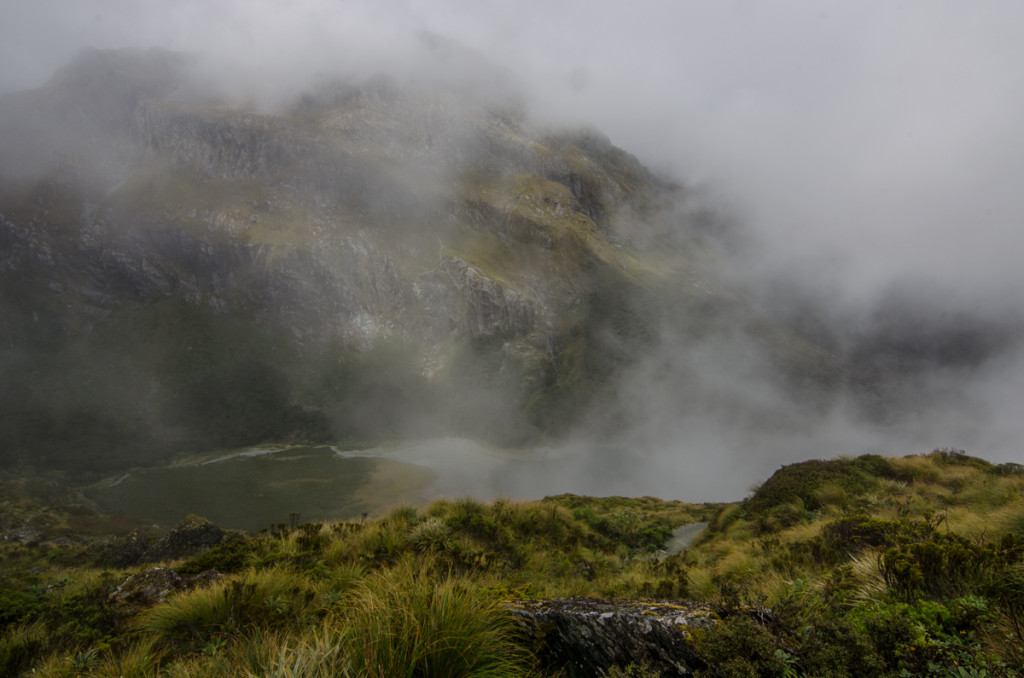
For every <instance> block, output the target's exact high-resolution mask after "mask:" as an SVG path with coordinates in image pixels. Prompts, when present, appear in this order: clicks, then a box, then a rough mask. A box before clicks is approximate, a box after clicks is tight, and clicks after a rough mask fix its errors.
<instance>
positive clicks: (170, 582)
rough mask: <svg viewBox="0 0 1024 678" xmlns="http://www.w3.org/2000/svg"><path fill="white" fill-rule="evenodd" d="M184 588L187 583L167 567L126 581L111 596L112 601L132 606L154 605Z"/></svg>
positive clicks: (142, 573)
mask: <svg viewBox="0 0 1024 678" xmlns="http://www.w3.org/2000/svg"><path fill="white" fill-rule="evenodd" d="M184 588H185V582H184V581H182V579H181V577H179V576H178V573H177V572H175V571H174V570H170V569H168V568H166V567H154V568H153V569H152V570H146V571H145V572H140V573H139V574H133V575H132V576H130V577H128V578H127V579H125V580H124V583H122V584H121V585H120V586H118V587H117V589H115V590H114V592H113V593H111V594H110V599H111V600H113V601H116V602H119V603H128V604H131V605H140V606H142V605H152V604H153V603H157V602H160V601H161V600H163V599H164V598H166V597H167V596H169V595H171V594H172V593H174V592H175V591H180V590H182V589H184Z"/></svg>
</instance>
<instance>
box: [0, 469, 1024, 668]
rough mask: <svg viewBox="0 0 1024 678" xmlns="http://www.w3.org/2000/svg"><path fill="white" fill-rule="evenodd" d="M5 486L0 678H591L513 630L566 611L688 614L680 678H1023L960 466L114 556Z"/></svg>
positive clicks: (274, 532) (169, 538) (1022, 509)
mask: <svg viewBox="0 0 1024 678" xmlns="http://www.w3.org/2000/svg"><path fill="white" fill-rule="evenodd" d="M0 483H2V486H3V487H2V489H3V493H4V495H5V496H8V497H10V498H11V499H10V500H9V501H7V502H6V503H5V505H4V508H3V514H2V516H0V529H2V530H3V531H4V533H3V535H2V536H3V541H2V542H0V557H2V562H3V568H2V570H0V632H2V635H0V675H5V676H6V675H11V676H17V675H34V676H40V675H42V676H78V675H84V676H111V675H124V676H129V675H130V676H150V675H152V676H182V677H184V676H399V675H407V676H522V675H537V676H555V675H562V676H566V675H567V676H574V675H593V673H592V672H591V673H580V672H579V669H578V668H575V667H574V666H565V665H561V666H559V665H557V664H556V663H553V662H552V661H551V657H553V656H557V655H558V653H557V652H553V651H552V648H550V647H545V638H544V636H543V634H542V635H541V636H540V637H538V636H536V635H535V636H532V637H528V636H526V635H524V633H523V631H522V629H521V628H520V626H518V625H517V624H516V622H515V618H514V617H513V616H512V614H511V613H510V611H509V610H510V608H514V607H515V606H516V605H517V604H518V605H520V606H522V605H529V604H528V603H523V602H519V603H516V602H514V601H517V600H518V601H522V600H523V599H541V598H544V599H551V598H569V597H590V598H602V599H610V602H608V603H607V604H606V605H610V606H611V607H610V608H609V607H606V606H603V607H602V608H601V609H605V610H607V609H611V610H613V612H611V613H606V614H611V615H614V614H615V613H614V610H615V609H617V607H616V606H623V607H625V606H626V604H627V601H626V600H624V599H638V598H642V599H657V600H659V601H662V608H661V609H664V608H665V605H666V604H667V605H679V607H680V609H683V607H684V606H683V605H682V604H681V603H679V602H678V601H681V600H688V601H695V602H702V603H705V604H706V607H707V608H708V609H710V610H711V618H712V619H713V620H714V623H713V624H710V625H707V626H703V627H691V628H687V629H686V630H685V631H684V630H678V633H679V636H680V640H679V643H680V645H681V646H683V645H685V647H686V651H687V653H688V656H690V657H694V658H696V659H695V660H694V661H691V662H690V663H689V666H690V667H691V668H693V669H695V671H696V673H697V674H698V675H722V676H745V675H778V676H793V675H797V676H799V675H807V676H846V675H863V676H878V675H891V676H908V675H935V676H983V675H987V676H1017V675H1021V674H1022V673H1024V668H1022V667H1024V650H1022V649H1021V648H1022V647H1024V467H1021V466H1020V465H1017V464H1002V465H998V466H997V465H993V464H990V463H988V462H986V461H984V460H981V459H978V458H975V457H970V456H967V455H965V454H963V453H962V452H956V451H949V450H939V451H936V452H933V453H932V454H929V455H923V456H920V455H919V456H909V457H903V458H883V457H879V456H872V455H868V456H862V457H858V458H855V459H854V458H849V459H838V460H833V461H808V462H802V463H798V464H793V465H790V466H786V467H783V468H781V469H780V470H779V471H777V472H776V473H775V474H774V475H773V476H772V477H771V478H769V479H768V480H767V481H766V482H765V483H764V484H763V485H762V486H761V487H759V488H758V489H757V490H756V491H755V492H754V493H753V494H752V496H750V497H749V498H747V499H746V500H744V501H743V502H738V503H733V504H719V505H712V504H704V505H693V504H685V503H681V502H668V501H662V500H659V499H654V498H650V497H645V498H621V497H614V498H593V497H579V496H573V495H561V496H556V497H548V498H545V499H543V500H540V501H532V502H512V501H506V500H498V501H495V502H493V503H491V504H484V503H481V502H478V501H476V500H473V499H468V498H467V499H459V500H445V501H438V502H435V503H433V504H430V505H429V506H426V507H423V508H413V507H408V506H403V507H398V508H395V509H393V510H392V511H391V512H390V513H388V514H387V515H384V516H382V517H379V518H375V519H366V520H362V521H358V522H339V523H333V524H297V523H298V520H293V523H296V524H291V525H285V524H281V525H276V526H273V527H271V528H269V529H268V530H265V531H263V532H262V533H260V534H259V535H246V534H241V533H239V534H232V533H224V532H221V531H220V530H219V529H218V528H216V527H215V526H213V525H211V524H210V523H208V522H206V521H205V520H203V519H201V518H197V517H190V518H189V519H187V520H186V521H184V522H183V523H182V524H181V525H179V526H178V528H176V529H175V530H173V531H171V532H169V533H163V534H160V533H156V532H151V531H147V530H145V529H141V528H140V529H136V530H134V531H132V532H131V533H130V534H128V535H127V536H121V537H119V538H116V539H112V538H109V537H104V536H102V535H103V534H104V533H106V532H111V531H120V532H121V533H122V535H123V534H124V532H125V531H126V530H127V529H128V528H129V527H130V525H128V524H127V523H120V524H119V523H116V522H115V521H114V520H113V519H109V518H105V517H103V516H100V515H97V514H95V513H94V512H93V511H92V510H91V509H90V508H89V507H88V506H87V505H84V504H82V503H81V497H80V495H77V494H76V493H75V492H74V491H72V490H67V488H62V487H61V486H59V485H57V484H56V483H54V482H51V481H45V480H40V479H25V478H15V477H6V478H2V479H0ZM700 521H706V522H708V523H709V527H708V528H707V529H706V530H705V532H704V533H703V535H702V536H701V537H700V538H699V539H698V541H697V542H696V543H695V544H694V545H693V546H691V547H690V548H688V549H686V550H685V551H683V552H682V553H679V554H676V555H666V554H665V553H663V552H661V553H659V548H661V547H662V546H663V545H664V544H665V543H666V541H667V540H668V538H669V536H670V534H671V532H672V530H673V529H675V528H677V527H679V526H681V525H684V524H688V523H694V522H700ZM211 544H212V546H211ZM156 563H159V564H161V565H163V567H162V568H160V569H157V568H155V564H156ZM670 601H676V602H670ZM554 637H555V634H551V635H550V637H549V641H551V639H552V638H554ZM551 642H553V641H551ZM602 671H603V675H607V676H652V675H678V674H676V673H666V672H665V670H664V669H658V670H655V669H654V668H652V667H651V666H645V665H643V662H637V663H634V664H633V665H625V666H624V665H618V666H605V667H603V669H602Z"/></svg>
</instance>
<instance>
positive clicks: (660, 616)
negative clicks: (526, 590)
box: [509, 598, 715, 676]
mask: <svg viewBox="0 0 1024 678" xmlns="http://www.w3.org/2000/svg"><path fill="white" fill-rule="evenodd" d="M509 610H510V611H511V613H512V615H513V616H514V617H515V618H516V620H517V622H518V623H519V625H520V627H521V628H522V629H523V630H524V631H525V632H526V633H527V634H528V635H529V636H531V637H532V638H533V639H534V641H535V642H536V644H537V645H538V646H539V647H540V648H541V650H540V656H541V660H542V661H543V662H544V664H545V665H548V666H552V667H559V668H564V669H566V670H568V671H569V673H570V675H581V676H597V675H602V673H603V672H604V671H607V670H608V669H610V668H612V667H616V666H617V667H624V666H628V665H630V664H638V665H641V666H645V667H647V668H649V669H650V670H653V671H656V672H657V673H658V675H661V676H686V675H690V674H692V673H693V672H694V671H695V670H697V669H701V668H705V665H704V663H703V662H702V661H701V660H700V659H699V658H698V657H697V656H696V654H695V653H694V652H693V650H692V648H691V647H690V644H689V642H688V640H687V638H688V635H687V632H688V630H689V629H694V628H702V627H706V626H709V625H712V624H714V623H715V622H714V619H713V618H712V616H711V611H710V609H709V608H708V607H707V606H704V605H699V604H696V603H678V602H675V603H673V602H667V601H635V600H634V601H608V600H595V599H591V598H568V599H561V600H519V601H515V602H513V603H511V604H510V605H509Z"/></svg>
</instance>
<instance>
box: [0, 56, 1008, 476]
mask: <svg viewBox="0 0 1024 678" xmlns="http://www.w3.org/2000/svg"><path fill="white" fill-rule="evenodd" d="M473 63H475V62H473V61H472V58H471V55H467V54H465V53H464V52H461V51H459V50H458V49H456V48H454V47H453V46H452V45H450V44H448V43H445V42H444V41H441V40H439V39H436V38H429V37H428V38H426V39H425V40H424V63H423V64H422V65H421V66H422V67H421V69H420V70H418V71H415V72H412V73H408V74H405V75H376V76H371V77H365V78H355V77H351V78H347V79H345V78H340V79H330V78H327V77H324V78H323V79H322V80H321V81H319V82H318V83H317V84H316V85H314V86H311V87H310V88H307V89H306V90H305V91H303V92H302V93H301V94H297V95H287V96H286V95H282V96H279V97H277V98H276V99H275V100H274V101H273V102H272V103H267V102H263V103H261V104H260V105H259V106H257V105H256V104H253V103H239V99H238V97H237V96H234V97H233V96H232V95H228V94H225V92H229V91H230V90H231V88H229V87H225V86H224V83H223V82H222V81H218V80H217V78H215V77H214V76H213V75H211V73H210V71H209V69H208V67H207V65H206V64H205V63H204V62H203V61H202V60H201V59H199V58H198V57H193V56H189V55H183V54H178V53H172V52H166V51H162V50H156V49H153V50H116V51H98V50H86V51H84V52H82V53H81V54H80V55H79V57H78V58H77V59H76V60H74V61H73V62H72V63H70V64H69V65H67V66H66V67H64V68H63V69H61V70H60V71H59V72H58V73H57V74H55V75H54V77H53V78H52V79H51V80H50V82H48V83H47V84H46V85H44V86H43V87H40V88H39V89H35V90H31V91H24V92H16V93H11V94H7V95H4V96H3V97H0V159H2V160H0V346H2V347H0V370H2V374H3V385H2V386H0V455H2V456H3V461H4V462H5V463H28V464H44V465H50V466H58V467H65V468H92V469H110V468H118V467H122V466H124V465H125V464H138V463H150V462H154V461H157V460H159V459H163V458H166V457H168V456H170V455H172V454H174V453H176V452H180V451H185V450H191V449H210V448H214V447H223V446H232V445H243V444H250V443H254V442H260V441H265V440H282V439H295V440H333V441H341V442H343V443H344V442H349V443H352V444H355V443H359V442H366V441H376V440H381V439H387V438H401V437H409V436H422V435H442V434H444V435H448V434H457V435H464V436H468V437H475V438H481V439H488V440H491V441H495V442H499V443H502V444H507V445H522V444H527V443H532V442H536V441H538V440H541V439H547V438H552V437H558V436H560V435H564V434H566V433H568V432H571V431H574V430H578V429H579V428H580V427H584V428H586V429H588V430H589V431H590V432H591V434H592V435H594V436H595V437H596V438H599V439H600V438H601V437H602V435H604V434H606V433H610V432H614V431H617V430H621V429H622V428H623V427H624V426H625V425H626V424H627V422H625V421H624V420H625V419H628V418H630V417H634V416H635V415H636V413H635V412H633V411H631V409H630V408H631V406H630V405H629V404H628V403H627V404H625V405H624V404H623V403H622V402H621V398H622V396H621V393H619V390H620V388H621V385H622V379H623V375H624V374H626V373H628V372H629V370H631V369H633V368H635V367H636V366H637V365H639V364H641V363H643V364H644V365H645V366H646V367H645V369H646V370H647V371H648V372H650V371H654V372H655V373H657V372H658V371H659V370H660V369H661V368H659V364H660V363H659V361H661V360H666V361H668V362H672V358H671V356H673V355H682V354H687V355H688V351H690V349H692V348H694V347H698V346H708V345H712V346H719V347H721V346H729V347H731V348H730V349H729V350H730V351H732V353H725V354H723V353H721V351H722V349H716V350H718V351H719V352H718V353H716V355H715V357H714V359H713V360H705V361H704V364H701V362H700V360H698V359H694V360H693V361H692V363H693V364H687V365H684V366H683V367H679V365H675V364H673V365H672V367H671V368H670V369H668V370H667V371H670V372H672V374H673V380H674V381H672V382H671V383H670V384H668V385H667V386H666V387H665V388H666V390H668V391H671V393H672V394H673V395H672V397H673V398H676V397H678V398H680V402H681V403H682V405H681V407H684V408H689V409H691V410H693V411H697V410H699V409H701V408H706V407H710V406H713V407H715V408H718V410H719V411H723V412H727V413H728V418H729V421H739V422H745V421H752V422H758V423H759V425H760V424H764V425H768V426H772V427H780V426H781V427H785V426H790V425H793V424H794V422H796V421H799V420H801V419H802V418H803V417H804V416H805V415H806V414H807V413H812V414H813V413H822V412H824V411H826V410H827V409H828V408H829V407H830V406H831V404H832V403H834V402H836V399H837V398H838V397H839V395H840V393H841V392H842V391H843V389H845V388H847V387H849V386H850V385H851V384H853V385H854V386H855V387H856V388H857V389H858V392H861V393H865V394H867V395H866V396H865V398H866V399H865V403H866V405H865V408H864V409H865V410H866V411H870V410H877V411H879V412H887V411H888V410H887V404H886V403H887V402H888V400H886V399H885V398H883V397H882V396H878V393H879V392H881V393H883V394H884V393H885V392H886V389H885V388H884V385H883V386H880V385H879V384H880V383H882V382H884V380H885V375H884V374H882V375H881V376H879V373H880V372H884V370H885V365H883V364H882V363H881V362H880V361H879V360H876V359H874V357H873V356H876V354H877V353H876V352H875V351H874V350H873V349H871V346H883V347H884V348H885V350H886V351H887V352H888V353H885V355H886V356H889V355H890V354H892V360H890V361H889V362H888V363H885V364H890V363H892V364H896V363H899V364H901V365H902V364H904V363H905V362H906V361H901V356H904V355H905V354H912V353H914V352H915V351H916V348H915V346H917V345H918V344H920V342H917V343H915V342H907V341H903V342H902V343H900V341H893V340H892V334H891V333H889V334H884V336H882V335H877V336H876V335H875V334H871V333H865V334H864V338H863V341H862V342H861V344H859V345H856V346H852V347H851V346H844V345H842V344H841V342H839V341H837V340H836V339H835V336H834V335H830V334H829V332H824V333H822V332H820V331H817V330H816V329H814V327H811V326H813V325H814V324H813V323H810V324H809V323H807V322H804V321H805V320H806V318H805V317H801V318H799V319H794V318H793V317H790V316H787V314H786V313H785V312H780V311H778V309H772V308H768V307H758V306H755V304H754V303H752V302H751V298H752V297H751V295H749V294H747V293H746V292H745V291H744V290H743V289H741V288H740V287H738V286H737V285H736V284H735V283H727V282H724V277H723V276H722V274H721V270H722V269H723V263H722V262H723V256H724V255H723V251H722V247H721V242H720V240H719V239H718V238H717V237H716V235H715V229H714V222H715V218H714V215H709V213H708V212H707V211H706V209H704V208H703V207H702V206H701V205H700V204H699V202H698V201H696V200H694V199H693V197H692V194H691V191H690V190H689V189H688V188H687V187H686V186H683V185H679V184H676V183H673V182H670V181H667V180H665V179H662V178H659V177H658V176H656V175H655V174H654V173H652V172H651V171H650V170H648V169H647V168H645V167H644V166H643V165H642V164H641V163H640V162H639V161H638V160H637V159H636V158H635V157H633V156H631V155H630V154H628V153H627V152H625V151H623V150H622V149H619V148H617V147H615V146H614V145H613V144H612V143H611V142H610V140H609V139H607V138H605V137H604V136H602V135H601V134H600V133H598V132H596V131H593V130H568V131H567V130H552V129H548V128H545V127H542V126H539V125H537V124H535V123H533V122H531V120H530V117H529V115H528V114H527V111H526V106H525V104H524V103H523V101H522V100H521V98H519V97H518V96H517V95H516V94H515V90H514V88H511V87H510V86H508V85H507V84H506V83H504V82H503V81H502V78H503V75H502V74H501V73H500V71H497V70H495V69H488V68H486V67H482V66H481V67H479V68H477V67H473V68H470V67H468V66H466V64H473ZM453 64H458V65H459V66H460V68H459V69H454V68H453ZM453 72H457V73H458V75H457V76H451V77H441V76H440V75H437V74H439V73H449V74H450V73H453ZM425 74H433V75H425ZM495 83H499V84H495ZM709 224H711V226H710V227H709ZM809 327H811V329H808V328H809ZM815 327H816V326H815ZM819 329H820V328H819ZM959 329H960V328H958V331H959ZM830 331H831V330H830ZM941 334H942V332H941V331H940V332H938V335H941ZM935 336H937V335H936V333H934V332H931V331H929V341H930V342H931V344H935V345H940V344H941V345H942V346H946V343H943V342H942V341H940V340H936V339H935V338H934V337H935ZM954 339H955V337H954ZM968 339H969V338H968ZM872 342H874V343H872ZM936 342H937V343H936ZM947 343H949V342H947ZM962 343H963V342H961V343H960V344H958V343H956V341H954V342H953V343H952V344H950V345H952V346H953V347H954V348H955V347H956V346H959V345H961V344H962ZM968 343H969V342H968ZM931 344H930V345H931ZM972 345H973V344H972ZM982 348H983V349H984V351H987V350H988V349H987V348H985V346H984V345H983V346H982ZM984 351H983V352H984ZM938 353H941V354H942V355H939V358H941V359H943V360H945V359H946V358H948V357H949V356H947V355H946V354H945V353H942V351H938ZM938 353H937V355H938ZM946 353H948V351H946ZM694 355H696V354H694ZM985 355H987V353H986V354H985ZM666 356H669V357H666ZM851 356H852V358H851ZM983 357H984V356H982V358H983ZM955 359H956V356H954V362H955ZM980 359H981V358H979V360H980ZM882 362H884V361H882ZM720 363H724V364H743V365H747V364H749V365H753V366H756V369H754V368H751V370H750V371H751V372H752V373H756V374H754V375H753V376H751V377H750V379H757V380H760V381H766V382H770V383H772V384H774V385H776V386H775V387H774V388H777V389H778V391H777V393H784V394H785V398H786V399H791V400H792V401H793V402H794V403H797V404H798V405H799V411H790V412H788V413H785V414H780V413H779V412H778V411H777V410H776V409H773V408H774V405H772V404H771V403H769V402H768V401H769V400H772V398H766V397H763V396H757V397H748V395H747V394H745V393H744V391H746V390H747V389H746V384H745V383H743V382H744V381H745V380H746V379H747V377H746V376H743V375H742V374H741V375H740V376H739V377H735V378H733V380H734V381H739V382H740V383H741V386H740V387H739V388H736V387H733V388H732V389H731V390H730V389H722V388H719V385H718V384H717V383H715V382H716V379H718V377H717V376H716V375H715V374H711V375H710V376H709V374H708V372H709V370H717V369H718V365H719V364H720ZM709 365H711V366H712V367H708V366H709ZM861 368H863V369H861ZM914 369H917V368H914ZM921 369H924V368H923V367H922V368H921ZM872 370H873V371H872ZM662 371H664V370H662ZM642 387H643V388H646V385H644V386H642ZM774 397H775V396H773V398H774ZM708 403H712V405H708ZM632 407H633V409H634V410H635V409H637V408H640V409H645V408H646V407H647V406H646V404H643V405H633V406H632ZM595 413H596V414H595Z"/></svg>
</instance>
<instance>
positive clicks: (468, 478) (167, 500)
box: [84, 439, 534, 532]
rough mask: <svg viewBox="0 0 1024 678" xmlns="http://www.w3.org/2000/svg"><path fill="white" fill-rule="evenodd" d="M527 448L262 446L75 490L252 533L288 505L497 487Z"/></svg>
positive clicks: (319, 513)
mask: <svg viewBox="0 0 1024 678" xmlns="http://www.w3.org/2000/svg"><path fill="white" fill-rule="evenodd" d="M530 457H534V453H522V452H516V451H506V450H499V449H495V448H491V447H488V446H485V445H482V444H479V443H476V442H473V441H470V440H463V439H443V440H428V441H420V442H415V443H407V444H402V445H395V446H389V447H379V448H372V449H366V450H340V449H338V448H336V447H334V446H330V445H325V446H316V447H306V446H283V445H276V446H275V445H265V446H256V447H250V448H245V449H239V450H230V451H222V452H218V453H211V454H208V455H202V456H195V457H189V458H183V459H180V460H177V461H175V462H173V463H170V464H168V465H165V466H157V467H151V468H141V469H133V470H131V471H129V472H127V473H122V474H120V475H118V476H114V477H111V478H108V479H106V480H104V481H103V482H100V483H96V484H94V485H91V486H89V487H87V488H84V489H85V493H86V494H87V496H88V497H89V498H90V499H92V500H93V501H95V502H96V503H97V504H99V506H100V507H101V508H102V509H103V510H104V511H106V512H109V513H114V514H119V515H129V516H133V517H137V518H141V519H144V520H147V521H152V522H153V523H156V524H160V525H167V526H170V525H174V524H175V523H177V522H178V521H180V520H181V519H182V518H184V517H185V516H186V515H188V514H190V513H193V514H197V515H201V516H203V517H205V518H207V519H209V520H211V521H213V522H214V523H217V524H218V525H221V526H222V527H229V528H235V529H242V530H248V531H253V532H255V531H258V530H261V529H263V528H269V527H272V526H274V525H277V524H280V523H290V522H292V516H293V514H298V518H297V519H298V520H299V521H301V522H309V521H327V520H344V519H350V518H358V517H360V516H361V515H362V514H364V513H368V514H371V515H374V514H377V513H380V512H382V511H384V510H387V509H388V508H390V507H392V506H396V505H399V504H412V505H420V504H424V503H426V502H428V501H430V500H431V499H435V498H438V497H445V496H448V497H457V496H466V495H473V496H476V497H479V498H485V499H486V498H493V497H494V496H497V495H498V494H502V491H501V484H502V483H501V482H500V481H499V480H500V478H501V477H502V476H503V475H504V474H502V473H501V472H499V469H509V467H510V466H516V465H517V463H518V462H521V461H524V460H526V459H528V458H530ZM514 476H515V474H514V473H512V474H511V475H509V476H508V477H514Z"/></svg>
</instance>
